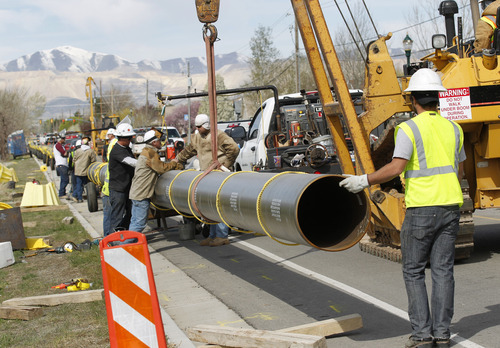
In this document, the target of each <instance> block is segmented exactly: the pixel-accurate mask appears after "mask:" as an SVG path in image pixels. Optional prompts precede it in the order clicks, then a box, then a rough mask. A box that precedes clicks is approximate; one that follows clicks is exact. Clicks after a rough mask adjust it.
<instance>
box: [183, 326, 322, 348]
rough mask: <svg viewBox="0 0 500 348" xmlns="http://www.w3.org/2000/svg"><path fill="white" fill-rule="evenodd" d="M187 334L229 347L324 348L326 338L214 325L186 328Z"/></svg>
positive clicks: (200, 339) (192, 337) (196, 338)
mask: <svg viewBox="0 0 500 348" xmlns="http://www.w3.org/2000/svg"><path fill="white" fill-rule="evenodd" d="M187 336H188V337H189V338H190V339H191V340H193V341H197V342H203V343H211V344H219V345H222V346H229V347H273V348H290V347H293V348H326V339H325V338H324V337H320V336H312V335H302V334H296V333H281V332H274V331H265V330H251V329H239V328H232V327H220V326H215V325H197V326H195V327H194V328H188V329H187Z"/></svg>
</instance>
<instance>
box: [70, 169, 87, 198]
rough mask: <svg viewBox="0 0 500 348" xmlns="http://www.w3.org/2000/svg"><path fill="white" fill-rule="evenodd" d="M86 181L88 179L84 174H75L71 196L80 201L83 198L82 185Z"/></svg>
mask: <svg viewBox="0 0 500 348" xmlns="http://www.w3.org/2000/svg"><path fill="white" fill-rule="evenodd" d="M88 182H89V179H88V178H87V177H86V176H80V175H76V187H75V192H73V197H75V198H76V199H78V200H80V201H81V200H82V199H83V186H85V184H86V183H88Z"/></svg>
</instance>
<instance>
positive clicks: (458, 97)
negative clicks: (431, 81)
mask: <svg viewBox="0 0 500 348" xmlns="http://www.w3.org/2000/svg"><path fill="white" fill-rule="evenodd" d="M439 106H440V113H441V116H443V117H444V118H447V119H448V120H451V121H460V120H470V119H472V111H471V108H470V90H469V87H464V88H450V89H448V91H446V92H439Z"/></svg>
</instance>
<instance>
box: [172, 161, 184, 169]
mask: <svg viewBox="0 0 500 348" xmlns="http://www.w3.org/2000/svg"><path fill="white" fill-rule="evenodd" d="M174 163H175V162H174ZM175 169H176V170H183V169H184V165H183V164H182V163H180V162H177V165H176V166H175Z"/></svg>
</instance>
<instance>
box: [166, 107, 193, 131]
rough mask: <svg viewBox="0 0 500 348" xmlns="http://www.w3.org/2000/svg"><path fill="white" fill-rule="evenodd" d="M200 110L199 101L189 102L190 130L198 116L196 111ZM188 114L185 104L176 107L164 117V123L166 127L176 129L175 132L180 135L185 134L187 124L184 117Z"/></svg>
mask: <svg viewBox="0 0 500 348" xmlns="http://www.w3.org/2000/svg"><path fill="white" fill-rule="evenodd" d="M199 108H200V101H193V102H191V119H190V122H191V129H195V128H194V119H195V117H196V115H197V114H198V110H199ZM187 114H188V107H187V104H181V105H179V106H176V107H175V108H174V109H173V110H172V111H171V112H169V114H168V116H166V117H165V123H166V124H167V126H173V127H175V128H177V130H178V131H179V132H181V133H185V132H187V130H188V127H187V122H186V121H184V115H187Z"/></svg>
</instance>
